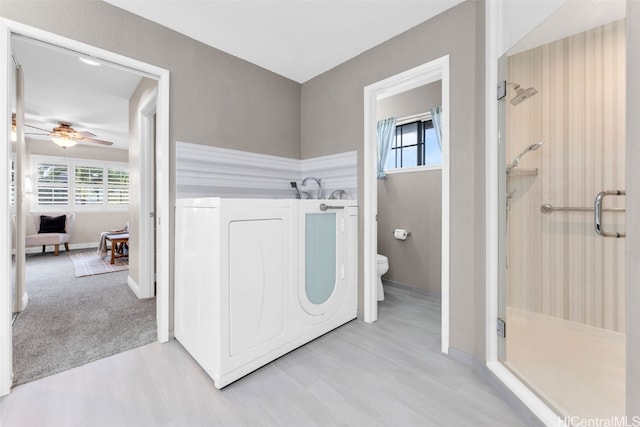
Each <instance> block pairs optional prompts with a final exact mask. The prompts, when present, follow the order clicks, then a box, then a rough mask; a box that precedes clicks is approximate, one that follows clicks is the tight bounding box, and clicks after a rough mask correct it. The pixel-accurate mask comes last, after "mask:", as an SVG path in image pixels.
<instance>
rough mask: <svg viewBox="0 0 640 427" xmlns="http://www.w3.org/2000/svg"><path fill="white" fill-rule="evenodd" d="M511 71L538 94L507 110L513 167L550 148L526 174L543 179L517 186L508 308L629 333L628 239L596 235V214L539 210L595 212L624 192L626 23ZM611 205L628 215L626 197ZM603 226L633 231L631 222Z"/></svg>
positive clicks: (554, 47) (516, 180) (533, 53)
mask: <svg viewBox="0 0 640 427" xmlns="http://www.w3.org/2000/svg"><path fill="white" fill-rule="evenodd" d="M508 70H509V71H508V79H509V82H514V83H518V84H520V85H521V86H522V87H523V88H527V87H530V86H533V87H535V88H536V89H537V90H538V94H537V95H535V96H533V97H532V98H530V99H528V100H526V101H524V102H523V103H521V104H520V105H518V106H515V107H514V106H511V105H508V107H507V124H508V125H507V129H508V131H507V147H506V148H507V159H509V160H508V161H511V160H512V159H513V158H514V157H515V156H516V155H517V154H518V153H519V152H520V151H521V150H522V149H523V148H525V147H526V146H528V145H530V144H532V143H534V142H537V141H539V140H541V139H544V140H546V143H545V144H544V145H543V146H542V147H541V148H540V149H539V150H537V151H534V152H530V153H528V154H527V155H526V156H525V157H524V158H523V160H522V161H521V163H520V165H519V167H518V168H519V169H521V171H522V170H524V169H527V168H537V169H538V174H537V175H535V176H527V175H517V176H512V177H510V178H509V182H508V190H515V193H514V194H513V199H512V204H511V210H510V212H509V214H508V231H507V234H508V236H507V245H508V247H507V253H508V258H507V263H508V270H507V282H508V290H507V298H508V300H507V301H508V305H509V306H511V307H515V308H521V309H524V310H528V311H533V312H536V313H541V314H545V315H549V316H554V317H559V318H563V319H566V320H571V321H576V322H580V323H584V324H587V325H592V326H596V327H601V328H605V329H609V330H614V331H619V332H624V318H625V316H624V296H625V293H624V283H625V277H624V244H625V242H624V239H608V238H603V237H600V236H598V235H596V233H595V232H594V225H593V213H591V212H574V213H568V212H567V213H563V212H554V213H551V214H543V213H541V211H540V206H541V205H542V204H545V203H549V204H551V205H553V206H577V207H582V206H584V207H593V202H594V198H595V196H596V194H597V193H598V192H600V191H602V190H608V189H624V188H625V185H624V172H625V171H624V149H625V89H626V88H625V26H624V21H619V22H614V23H611V24H608V25H605V26H603V27H598V28H595V29H593V30H590V31H587V32H584V33H580V34H577V35H575V36H572V37H569V38H566V39H563V40H559V41H557V42H554V43H551V44H547V45H543V46H540V47H538V48H535V49H531V50H528V51H525V52H522V53H519V54H516V55H513V56H511V57H510V58H509V62H508ZM510 95H511V96H513V93H512V92H511V91H510ZM605 203H606V206H605V207H624V197H611V198H608V199H607V200H606V202H605ZM603 222H604V224H606V227H607V228H608V229H611V230H614V231H622V230H624V215H623V214H619V213H609V214H605V216H604V220H603Z"/></svg>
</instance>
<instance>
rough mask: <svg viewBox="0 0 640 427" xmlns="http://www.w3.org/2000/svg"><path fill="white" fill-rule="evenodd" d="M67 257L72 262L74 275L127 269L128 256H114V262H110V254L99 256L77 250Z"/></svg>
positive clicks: (81, 275) (82, 275)
mask: <svg viewBox="0 0 640 427" xmlns="http://www.w3.org/2000/svg"><path fill="white" fill-rule="evenodd" d="M69 259H71V262H72V263H73V269H74V270H75V273H76V277H84V276H93V275H95V274H104V273H113V272H114V271H122V270H128V269H129V259H128V258H116V259H115V261H114V264H110V262H111V256H109V255H108V256H106V257H104V258H101V257H100V256H98V255H97V254H96V253H95V252H78V253H75V254H70V255H69Z"/></svg>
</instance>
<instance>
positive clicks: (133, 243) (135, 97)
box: [128, 78, 158, 283]
mask: <svg viewBox="0 0 640 427" xmlns="http://www.w3.org/2000/svg"><path fill="white" fill-rule="evenodd" d="M157 87H158V84H157V82H156V81H155V80H151V79H148V78H143V79H142V80H140V83H139V84H138V87H137V88H136V90H135V91H133V94H131V98H129V219H128V221H129V277H131V279H132V280H133V281H134V282H136V283H139V275H140V273H139V271H140V262H139V258H140V243H139V242H140V221H139V212H138V211H139V209H140V178H141V175H140V155H141V150H142V147H141V141H140V138H141V135H140V122H139V117H138V111H139V110H140V108H141V107H142V102H144V101H145V100H146V99H147V96H149V94H151V93H153V92H154V91H155V90H156V89H157Z"/></svg>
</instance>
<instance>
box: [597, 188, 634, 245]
mask: <svg viewBox="0 0 640 427" xmlns="http://www.w3.org/2000/svg"><path fill="white" fill-rule="evenodd" d="M626 194H627V193H626V191H624V190H605V191H601V192H599V193H598V194H597V195H596V199H595V201H594V205H593V212H594V221H593V222H594V226H595V229H596V233H598V234H599V235H601V236H602V237H615V238H620V237H627V233H617V232H615V233H611V232H607V231H604V229H603V228H602V210H603V209H602V201H603V200H604V198H605V196H625V195H626Z"/></svg>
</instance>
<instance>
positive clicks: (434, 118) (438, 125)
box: [431, 107, 442, 152]
mask: <svg viewBox="0 0 640 427" xmlns="http://www.w3.org/2000/svg"><path fill="white" fill-rule="evenodd" d="M431 122H432V123H433V129H434V130H435V131H436V138H437V139H438V147H440V152H442V108H441V107H435V108H432V109H431Z"/></svg>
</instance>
